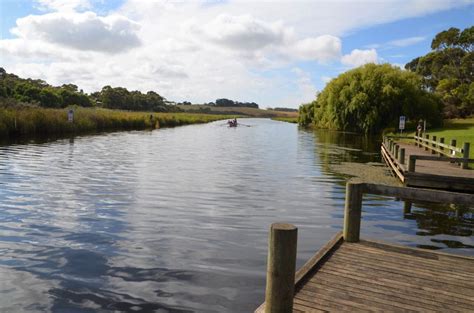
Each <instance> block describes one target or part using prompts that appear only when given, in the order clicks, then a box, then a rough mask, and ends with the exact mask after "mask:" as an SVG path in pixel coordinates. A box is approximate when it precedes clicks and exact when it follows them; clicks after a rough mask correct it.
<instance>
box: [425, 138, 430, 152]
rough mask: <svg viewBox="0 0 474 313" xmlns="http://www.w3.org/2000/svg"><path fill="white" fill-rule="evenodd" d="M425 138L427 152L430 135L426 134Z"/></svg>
mask: <svg viewBox="0 0 474 313" xmlns="http://www.w3.org/2000/svg"><path fill="white" fill-rule="evenodd" d="M425 138H426V144H425V151H428V146H429V145H430V143H429V142H428V140H429V139H430V135H428V134H426V135H425Z"/></svg>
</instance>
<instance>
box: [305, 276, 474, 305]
mask: <svg viewBox="0 0 474 313" xmlns="http://www.w3.org/2000/svg"><path fill="white" fill-rule="evenodd" d="M317 279H318V281H317V282H316V284H321V285H327V284H331V285H334V286H339V287H345V288H351V289H352V290H359V291H364V292H367V294H370V295H373V296H375V297H379V296H382V297H390V298H391V299H392V300H393V301H397V302H400V303H405V304H411V305H413V306H415V307H417V306H421V307H422V308H426V309H428V310H440V309H442V310H447V309H452V308H450V306H449V304H450V303H452V301H451V299H450V298H446V299H443V298H441V299H440V298H438V297H437V296H436V295H433V294H431V293H426V292H425V293H423V292H419V291H418V290H413V289H411V290H405V291H404V292H399V293H395V292H394V290H393V288H390V287H387V286H384V285H378V284H374V283H371V282H366V281H363V280H358V279H356V278H344V279H341V277H340V276H338V275H335V274H327V273H322V272H320V273H318V278H317ZM308 284H313V282H312V281H309V282H308ZM466 306H467V305H466ZM453 311H459V312H460V311H462V310H453Z"/></svg>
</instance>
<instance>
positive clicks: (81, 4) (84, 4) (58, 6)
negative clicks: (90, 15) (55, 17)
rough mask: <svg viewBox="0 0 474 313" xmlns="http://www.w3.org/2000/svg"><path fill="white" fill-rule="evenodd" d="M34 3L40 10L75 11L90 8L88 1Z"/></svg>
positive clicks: (70, 0) (38, 0) (50, 0)
mask: <svg viewBox="0 0 474 313" xmlns="http://www.w3.org/2000/svg"><path fill="white" fill-rule="evenodd" d="M36 2H37V3H38V5H39V9H42V10H53V11H75V10H77V9H90V8H91V4H90V2H89V0H36Z"/></svg>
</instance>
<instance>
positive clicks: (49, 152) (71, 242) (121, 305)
mask: <svg viewBox="0 0 474 313" xmlns="http://www.w3.org/2000/svg"><path fill="white" fill-rule="evenodd" d="M246 124H250V125H252V127H248V128H247V127H246V128H238V129H235V128H234V129H229V128H227V127H223V126H221V122H216V123H211V124H208V125H197V126H188V127H180V128H176V129H163V130H158V131H153V132H123V133H113V134H106V135H100V136H84V137H76V138H71V139H63V140H58V141H54V142H34V143H28V144H23V143H18V144H11V145H5V146H1V147H0V187H1V188H0V207H1V208H2V210H1V211H0V233H1V237H0V275H1V278H2V279H1V283H0V303H1V305H2V311H5V312H22V311H53V312H76V311H81V312H88V311H90V312H95V311H100V310H107V311H130V312H136V311H138V312H140V311H142V312H149V311H158V312H160V311H162V312H248V311H252V310H253V309H255V307H256V306H257V305H258V304H259V303H260V302H261V301H262V300H263V293H264V285H265V262H266V253H267V247H266V245H267V231H268V227H269V225H270V223H272V222H276V221H286V222H290V223H294V224H296V225H297V226H298V227H299V239H298V245H299V246H298V265H301V264H302V263H303V262H304V261H306V259H308V258H309V257H310V256H311V255H312V254H313V253H314V251H315V250H317V249H318V248H319V247H321V246H322V245H323V244H324V243H325V242H326V241H327V240H328V239H329V238H330V237H331V236H332V235H333V234H334V233H335V232H336V231H337V230H339V229H340V228H341V226H342V217H343V203H344V192H345V177H344V176H343V175H340V174H337V173H334V172H333V171H332V170H331V165H332V164H338V163H341V162H348V161H353V162H374V161H379V160H380V156H379V154H378V143H377V142H376V141H375V140H374V139H373V138H370V137H365V136H358V135H355V134H347V133H341V132H329V131H315V132H312V131H305V130H298V128H297V126H296V125H293V124H287V123H281V122H275V121H269V120H257V119H252V120H249V121H247V122H246ZM403 207H404V204H403V202H401V201H395V200H394V199H388V198H386V197H376V196H367V198H366V199H365V201H364V208H363V209H364V220H363V235H364V236H367V237H372V238H373V237H375V238H380V239H386V240H389V241H392V242H397V243H402V244H407V245H411V246H419V247H427V248H433V247H435V248H442V249H445V250H446V251H456V252H457V253H466V254H468V253H471V251H472V249H471V248H472V246H473V245H474V243H473V240H472V238H473V236H472V231H473V229H474V227H473V211H472V209H471V208H461V207H455V208H452V207H450V206H439V205H437V206H435V205H431V204H429V203H425V204H420V203H415V204H413V205H412V207H411V210H408V209H407V208H405V215H404V209H403Z"/></svg>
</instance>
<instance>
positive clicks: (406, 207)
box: [403, 201, 411, 215]
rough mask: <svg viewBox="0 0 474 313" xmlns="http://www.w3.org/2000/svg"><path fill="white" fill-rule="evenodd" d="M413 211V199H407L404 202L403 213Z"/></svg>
mask: <svg viewBox="0 0 474 313" xmlns="http://www.w3.org/2000/svg"><path fill="white" fill-rule="evenodd" d="M410 213H411V201H405V202H404V204H403V215H407V214H410Z"/></svg>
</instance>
